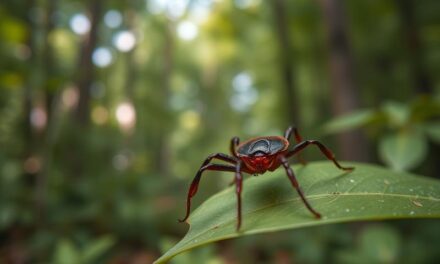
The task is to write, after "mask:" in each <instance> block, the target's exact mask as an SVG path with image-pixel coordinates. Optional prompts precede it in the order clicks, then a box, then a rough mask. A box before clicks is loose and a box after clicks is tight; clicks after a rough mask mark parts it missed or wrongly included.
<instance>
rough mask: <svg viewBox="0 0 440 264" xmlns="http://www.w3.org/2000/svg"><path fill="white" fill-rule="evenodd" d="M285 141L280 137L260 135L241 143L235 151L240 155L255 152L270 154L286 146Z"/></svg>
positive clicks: (254, 153) (250, 154)
mask: <svg viewBox="0 0 440 264" xmlns="http://www.w3.org/2000/svg"><path fill="white" fill-rule="evenodd" d="M286 144H288V143H287V141H285V140H283V139H282V138H280V137H261V138H256V139H253V140H249V141H247V142H245V143H243V145H241V146H240V147H239V148H238V149H237V152H238V153H239V154H241V155H246V156H254V155H257V154H259V153H260V154H263V155H272V154H275V153H277V152H279V151H282V150H284V149H285V148H286Z"/></svg>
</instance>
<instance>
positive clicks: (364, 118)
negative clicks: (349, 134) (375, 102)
mask: <svg viewBox="0 0 440 264" xmlns="http://www.w3.org/2000/svg"><path fill="white" fill-rule="evenodd" d="M375 115H376V112H375V111H373V110H371V109H365V110H359V111H356V112H352V113H349V114H345V115H342V116H338V117H336V118H334V119H332V120H331V121H330V122H328V123H327V124H325V125H324V130H325V132H327V133H337V132H341V131H346V130H350V129H354V128H358V127H361V126H364V125H366V124H367V123H368V122H370V121H371V120H372V119H373V118H374V117H375Z"/></svg>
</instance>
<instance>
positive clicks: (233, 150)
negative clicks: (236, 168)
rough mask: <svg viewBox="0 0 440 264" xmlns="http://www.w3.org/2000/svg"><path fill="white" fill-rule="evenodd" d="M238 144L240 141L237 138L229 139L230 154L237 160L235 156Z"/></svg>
mask: <svg viewBox="0 0 440 264" xmlns="http://www.w3.org/2000/svg"><path fill="white" fill-rule="evenodd" d="M238 144H240V139H239V138H238V137H233V138H232V139H231V145H230V150H231V154H232V155H233V156H234V157H236V158H238V155H237V146H238Z"/></svg>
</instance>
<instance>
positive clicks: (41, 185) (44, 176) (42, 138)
mask: <svg viewBox="0 0 440 264" xmlns="http://www.w3.org/2000/svg"><path fill="white" fill-rule="evenodd" d="M56 6H57V0H48V1H47V6H46V18H45V22H46V23H45V26H44V27H45V28H44V35H45V40H44V47H43V50H42V52H43V56H42V57H43V61H42V63H43V69H42V74H43V76H44V78H43V82H44V85H43V86H44V100H45V107H44V108H45V110H46V116H47V121H46V126H45V128H44V130H43V131H41V133H39V134H38V135H37V137H38V142H39V143H38V150H37V152H38V156H39V157H40V163H41V168H40V170H39V172H38V173H37V175H36V176H35V179H36V186H35V187H36V188H35V203H36V210H37V219H38V224H39V225H40V226H44V225H45V222H46V206H47V182H48V169H49V168H48V166H49V155H50V149H51V146H50V144H48V143H49V137H50V136H51V134H52V129H53V124H52V123H53V114H54V111H53V106H54V99H55V89H54V88H55V87H52V85H53V84H52V83H53V82H51V79H52V78H53V77H52V74H54V72H55V70H54V68H55V67H54V58H53V49H52V46H51V44H50V42H49V37H48V36H49V35H50V33H51V32H52V31H53V29H54V27H55V25H54V23H53V15H54V13H55V10H56Z"/></svg>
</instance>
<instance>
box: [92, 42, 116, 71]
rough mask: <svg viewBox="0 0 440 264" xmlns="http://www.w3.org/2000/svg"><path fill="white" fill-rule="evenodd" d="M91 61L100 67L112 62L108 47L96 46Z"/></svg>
mask: <svg viewBox="0 0 440 264" xmlns="http://www.w3.org/2000/svg"><path fill="white" fill-rule="evenodd" d="M92 60H93V63H94V64H95V65H96V66H98V67H101V68H105V67H107V66H109V65H110V64H111V63H112V62H113V55H112V53H111V51H110V49H108V48H103V47H101V48H97V49H95V51H93V54H92Z"/></svg>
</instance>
